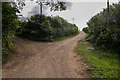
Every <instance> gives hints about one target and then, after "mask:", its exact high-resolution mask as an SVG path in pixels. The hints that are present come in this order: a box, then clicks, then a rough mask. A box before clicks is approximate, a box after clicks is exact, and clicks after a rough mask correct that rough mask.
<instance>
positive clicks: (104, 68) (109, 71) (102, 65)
mask: <svg viewBox="0 0 120 80" xmlns="http://www.w3.org/2000/svg"><path fill="white" fill-rule="evenodd" d="M77 52H78V54H80V55H81V56H83V57H84V59H85V61H86V62H87V63H88V64H89V65H91V67H90V68H89V69H88V70H89V72H90V75H91V76H92V77H93V78H120V74H119V72H120V69H119V67H118V55H115V54H110V53H105V52H102V51H99V50H95V49H94V48H93V47H92V45H91V44H89V43H88V42H85V41H83V40H81V41H80V42H79V43H78V45H77Z"/></svg>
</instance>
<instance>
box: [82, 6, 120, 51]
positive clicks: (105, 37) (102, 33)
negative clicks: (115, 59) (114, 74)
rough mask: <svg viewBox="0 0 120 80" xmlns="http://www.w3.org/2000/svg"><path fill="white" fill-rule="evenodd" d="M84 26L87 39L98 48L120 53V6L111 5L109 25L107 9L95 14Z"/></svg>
mask: <svg viewBox="0 0 120 80" xmlns="http://www.w3.org/2000/svg"><path fill="white" fill-rule="evenodd" d="M87 24H88V28H84V29H83V31H85V32H86V33H87V34H88V36H87V39H89V41H90V42H91V43H93V44H94V47H95V48H96V49H103V50H104V51H107V52H111V53H120V52H119V50H120V45H119V44H120V33H119V32H120V26H119V25H120V6H119V5H118V4H113V5H110V16H109V26H108V25H107V9H104V10H103V11H101V12H100V13H98V14H97V15H95V16H93V17H92V18H91V19H90V20H89V22H88V23H87Z"/></svg>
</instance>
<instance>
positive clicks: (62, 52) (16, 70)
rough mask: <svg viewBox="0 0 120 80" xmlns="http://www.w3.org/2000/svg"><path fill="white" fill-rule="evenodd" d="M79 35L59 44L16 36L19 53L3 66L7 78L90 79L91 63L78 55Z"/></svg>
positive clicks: (4, 76)
mask: <svg viewBox="0 0 120 80" xmlns="http://www.w3.org/2000/svg"><path fill="white" fill-rule="evenodd" d="M83 36H85V33H84V32H80V34H79V35H77V36H75V37H73V38H69V39H66V40H63V41H58V42H47V43H45V42H35V41H30V40H27V39H22V38H18V37H15V38H14V39H13V41H14V44H15V51H14V53H13V54H12V55H11V57H10V58H9V60H8V62H7V63H5V64H3V69H2V70H3V71H2V72H3V73H2V76H3V78H89V75H88V74H87V68H88V66H87V64H86V63H85V62H84V60H83V58H82V57H80V56H79V55H77V54H76V53H75V47H76V45H77V42H78V41H79V40H80V39H81V38H82V37H83Z"/></svg>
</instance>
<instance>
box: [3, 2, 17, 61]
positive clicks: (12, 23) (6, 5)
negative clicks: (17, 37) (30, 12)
mask: <svg viewBox="0 0 120 80" xmlns="http://www.w3.org/2000/svg"><path fill="white" fill-rule="evenodd" d="M14 5H15V4H14V3H10V2H3V3H2V58H3V60H2V61H3V62H4V61H5V60H6V59H7V57H8V56H9V55H10V52H11V51H13V49H14V46H13V43H12V41H11V36H12V35H14V33H15V30H16V26H17V15H16V12H18V9H17V8H16V7H15V6H14Z"/></svg>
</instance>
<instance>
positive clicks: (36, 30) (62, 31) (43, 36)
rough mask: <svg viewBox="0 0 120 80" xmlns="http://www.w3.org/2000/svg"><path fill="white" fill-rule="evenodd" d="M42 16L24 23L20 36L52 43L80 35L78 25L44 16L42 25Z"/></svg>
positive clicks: (58, 18)
mask: <svg viewBox="0 0 120 80" xmlns="http://www.w3.org/2000/svg"><path fill="white" fill-rule="evenodd" d="M39 17H40V15H35V16H32V17H31V18H30V19H29V20H28V22H22V23H21V24H22V25H21V26H20V28H19V29H18V32H20V31H21V33H20V34H19V36H22V37H26V38H29V39H32V40H40V41H52V40H54V39H57V38H59V37H65V36H70V35H74V34H77V33H79V32H78V28H77V26H76V25H73V24H71V23H68V22H67V21H66V20H64V19H63V18H61V17H59V16H57V17H49V16H44V15H43V16H42V18H41V20H42V23H40V18H39Z"/></svg>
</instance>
